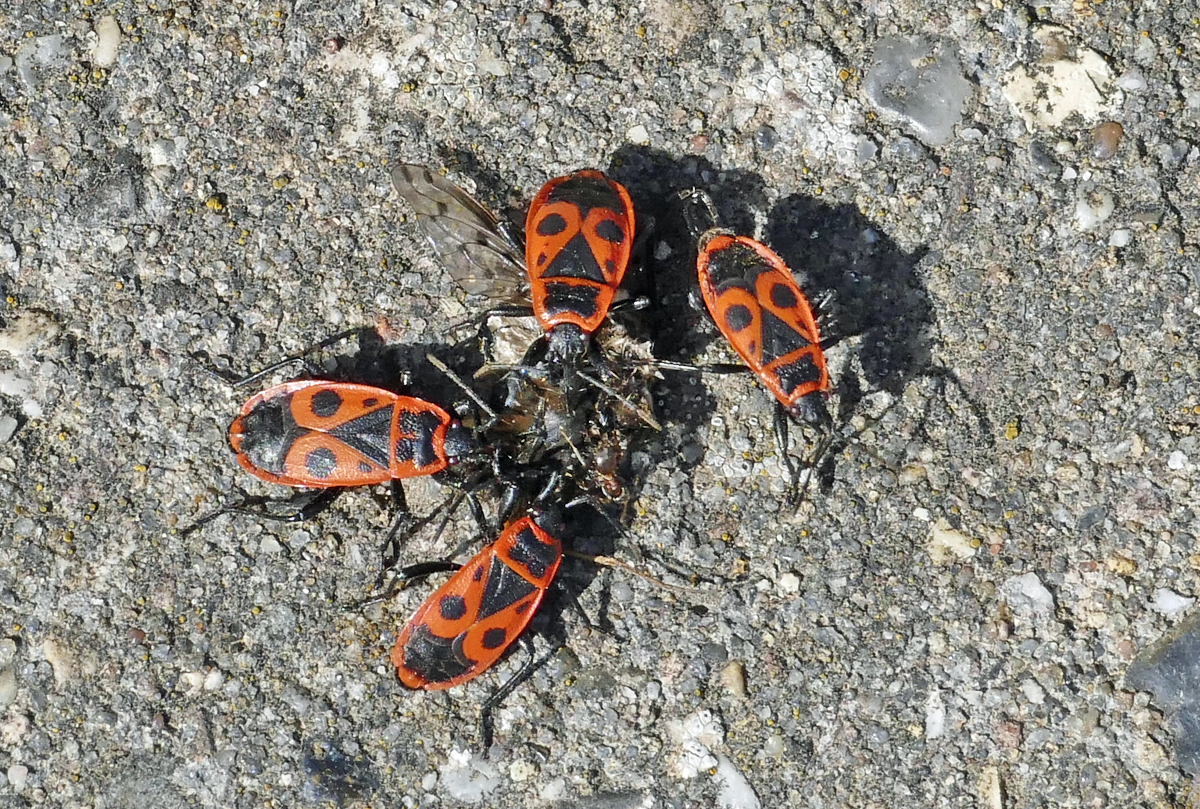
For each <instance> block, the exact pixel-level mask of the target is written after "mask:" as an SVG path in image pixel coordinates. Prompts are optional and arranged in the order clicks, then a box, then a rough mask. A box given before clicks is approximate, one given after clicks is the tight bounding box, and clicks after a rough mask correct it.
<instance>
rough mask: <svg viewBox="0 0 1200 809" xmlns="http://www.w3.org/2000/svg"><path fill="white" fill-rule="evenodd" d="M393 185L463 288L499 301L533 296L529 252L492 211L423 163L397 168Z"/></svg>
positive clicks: (444, 263) (470, 292)
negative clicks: (528, 272)
mask: <svg viewBox="0 0 1200 809" xmlns="http://www.w3.org/2000/svg"><path fill="white" fill-rule="evenodd" d="M392 185H394V186H395V187H396V191H397V192H398V193H399V194H400V196H402V197H404V199H405V201H406V202H408V204H409V205H411V206H412V209H413V212H414V213H415V214H416V215H417V226H418V227H419V228H420V230H421V233H422V234H424V236H425V238H426V239H427V240H428V241H429V244H430V245H431V246H432V247H433V251H434V253H436V254H437V256H438V258H439V259H440V260H441V262H442V264H443V265H444V266H445V267H446V270H447V272H449V273H450V277H451V278H453V279H454V281H455V283H457V284H458V285H459V286H460V287H461V288H462V290H463V291H464V292H466V293H467V294H468V295H482V296H484V297H486V298H488V299H489V300H491V301H493V302H496V303H513V302H519V301H522V300H526V299H527V298H528V294H529V280H528V277H527V275H526V272H525V257H524V252H523V251H522V250H521V249H520V247H518V246H517V245H516V244H514V243H513V241H512V239H510V238H509V237H508V236H506V235H505V234H504V233H503V232H502V231H501V230H500V227H499V222H498V220H497V219H496V217H495V215H493V214H492V213H491V211H489V210H487V209H486V208H484V207H483V206H482V205H480V204H479V203H478V202H476V201H475V200H474V199H472V198H471V196H470V195H469V194H467V192H466V191H463V190H462V189H461V188H459V187H458V186H456V185H455V184H454V183H452V182H450V181H449V180H447V179H445V178H444V177H442V176H441V175H439V174H436V173H434V172H432V171H430V170H429V169H427V168H425V167H424V166H412V165H403V166H398V167H396V168H395V169H393V170H392Z"/></svg>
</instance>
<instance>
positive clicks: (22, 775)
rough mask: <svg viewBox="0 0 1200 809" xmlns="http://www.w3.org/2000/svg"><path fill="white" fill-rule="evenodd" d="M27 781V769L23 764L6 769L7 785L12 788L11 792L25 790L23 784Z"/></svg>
mask: <svg viewBox="0 0 1200 809" xmlns="http://www.w3.org/2000/svg"><path fill="white" fill-rule="evenodd" d="M28 780H29V768H28V767H26V766H25V765H24V764H13V765H12V766H11V767H9V768H8V785H9V786H10V787H12V790H13V792H20V791H21V790H23V789H25V782H26V781H28Z"/></svg>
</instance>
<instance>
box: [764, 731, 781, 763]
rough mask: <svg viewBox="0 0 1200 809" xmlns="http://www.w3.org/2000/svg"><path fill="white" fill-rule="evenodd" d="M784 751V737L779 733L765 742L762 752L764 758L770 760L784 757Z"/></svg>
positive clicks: (773, 734) (772, 735)
mask: <svg viewBox="0 0 1200 809" xmlns="http://www.w3.org/2000/svg"><path fill="white" fill-rule="evenodd" d="M783 750H784V746H783V737H782V736H780V735H779V734H778V733H772V734H771V735H770V736H768V737H767V740H766V741H765V742H763V748H762V751H763V755H764V756H767V757H769V758H779V757H780V756H782V755H783Z"/></svg>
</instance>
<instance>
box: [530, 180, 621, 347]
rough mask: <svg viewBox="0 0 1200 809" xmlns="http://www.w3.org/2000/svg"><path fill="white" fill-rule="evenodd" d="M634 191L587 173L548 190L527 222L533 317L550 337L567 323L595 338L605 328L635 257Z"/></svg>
mask: <svg viewBox="0 0 1200 809" xmlns="http://www.w3.org/2000/svg"><path fill="white" fill-rule="evenodd" d="M633 232H634V213H633V202H632V200H630V198H629V192H628V191H627V190H625V187H624V186H623V185H621V184H620V183H616V182H613V181H612V180H610V179H608V178H607V177H605V176H604V175H603V174H601V173H600V172H598V171H592V170H584V171H577V172H575V173H574V174H568V175H566V176H565V177H558V178H556V179H553V180H551V181H550V182H548V183H546V184H545V185H544V186H542V190H541V191H539V192H538V195H537V196H536V197H534V198H533V202H532V203H530V205H529V216H528V218H527V219H526V220H525V264H526V267H527V269H528V271H529V281H530V285H531V287H532V292H533V311H534V314H536V315H537V318H538V320H539V321H541V323H542V325H543V326H544V327H545V328H546V330H547V331H550V330H552V329H554V328H555V327H557V326H560V325H562V324H565V323H571V324H574V325H576V326H578V327H579V328H580V329H581V330H583V331H584V332H587V333H588V334H590V333H592V332H593V331H595V330H596V329H597V328H599V327H600V324H601V323H603V322H604V318H605V316H606V315H607V314H608V310H609V307H610V306H612V301H613V297H614V296H615V295H616V292H617V287H619V286H620V285H621V279H622V278H624V277H625V270H626V269H628V267H629V257H630V255H631V254H632V251H633Z"/></svg>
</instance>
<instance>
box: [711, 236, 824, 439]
mask: <svg viewBox="0 0 1200 809" xmlns="http://www.w3.org/2000/svg"><path fill="white" fill-rule="evenodd" d="M696 271H697V275H698V277H699V281H700V291H701V294H702V295H703V296H704V303H705V305H706V306H707V307H708V311H709V313H710V314H711V315H712V318H713V320H714V321H715V322H716V324H717V328H719V329H720V330H721V333H722V334H724V335H725V337H726V339H728V340H729V342H730V343H731V344H732V345H733V348H734V350H735V351H737V353H738V356H740V357H741V358H742V361H743V362H745V363H746V365H747V366H749V368H750V370H752V371H753V372H754V373H755V375H756V376H757V377H758V379H759V381H760V382H762V384H763V385H764V386H765V387H766V388H767V390H769V391H771V393H772V394H773V395H774V396H775V398H776V399H778V400H779V402H780V404H782V405H783V407H784V408H785V409H786V410H787V412H788V413H789V414H790V415H792V416H793V417H795V418H797V419H799V420H801V421H805V422H809V423H823V422H826V421H828V414H827V412H826V411H825V406H824V402H823V400H822V399H821V395H823V394H825V393H826V392H828V391H829V387H830V386H829V369H828V367H827V365H826V363H825V354H824V352H823V351H822V350H821V337H820V332H819V331H818V329H817V321H816V318H815V317H814V316H813V311H812V307H811V306H810V305H809V303H808V299H807V298H805V296H804V293H803V292H802V291H801V290H800V287H799V285H798V284H797V283H796V281H795V279H794V278H793V277H792V273H791V271H790V270H789V269H788V267H787V265H786V264H784V262H783V259H781V258H780V257H779V256H778V255H776V254H775V253H774V251H772V250H771V249H770V248H769V247H767V246H766V245H764V244H761V243H760V242H757V241H755V240H754V239H751V238H749V237H746V236H735V235H733V234H731V233H729V232H727V231H723V230H718V229H714V230H709V231H707V232H706V233H704V234H703V235H702V236H701V237H700V242H699V254H698V257H697V259H696Z"/></svg>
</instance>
